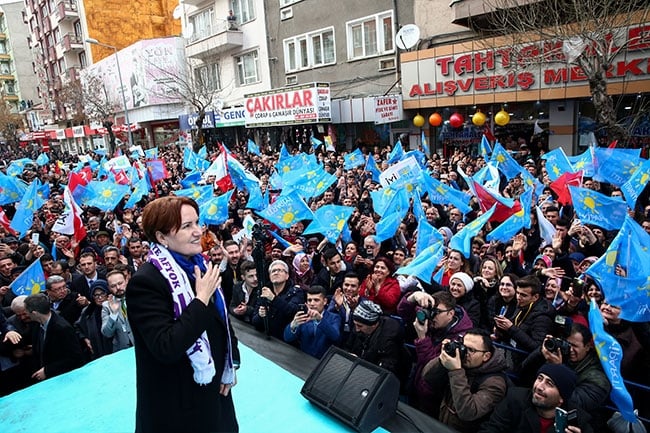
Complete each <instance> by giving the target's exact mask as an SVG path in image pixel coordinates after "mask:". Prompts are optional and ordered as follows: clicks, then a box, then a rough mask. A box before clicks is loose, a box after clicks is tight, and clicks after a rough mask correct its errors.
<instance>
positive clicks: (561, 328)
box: [544, 315, 573, 356]
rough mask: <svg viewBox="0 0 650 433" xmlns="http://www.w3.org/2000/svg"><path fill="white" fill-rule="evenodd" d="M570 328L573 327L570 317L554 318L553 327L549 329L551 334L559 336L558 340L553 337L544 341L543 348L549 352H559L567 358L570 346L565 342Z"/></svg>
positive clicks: (569, 333)
mask: <svg viewBox="0 0 650 433" xmlns="http://www.w3.org/2000/svg"><path fill="white" fill-rule="evenodd" d="M571 326H573V320H571V318H570V317H566V316H559V315H558V316H555V320H554V321H553V327H552V328H551V330H552V332H551V334H552V335H559V338H558V337H553V338H549V339H546V340H544V347H545V348H546V350H548V351H549V352H556V351H558V350H559V351H560V353H561V354H562V356H568V355H569V349H570V348H571V345H570V344H569V342H568V341H566V338H567V337H568V336H569V335H571Z"/></svg>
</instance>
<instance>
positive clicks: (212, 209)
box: [206, 203, 219, 216]
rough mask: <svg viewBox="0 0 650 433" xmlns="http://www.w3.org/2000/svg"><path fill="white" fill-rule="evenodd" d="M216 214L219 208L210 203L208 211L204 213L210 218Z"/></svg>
mask: <svg viewBox="0 0 650 433" xmlns="http://www.w3.org/2000/svg"><path fill="white" fill-rule="evenodd" d="M218 212H219V208H218V207H217V205H216V204H214V203H210V206H208V209H207V210H206V213H207V214H208V215H210V216H214V215H216V214H217V213H218Z"/></svg>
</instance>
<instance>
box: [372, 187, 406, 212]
mask: <svg viewBox="0 0 650 433" xmlns="http://www.w3.org/2000/svg"><path fill="white" fill-rule="evenodd" d="M370 198H371V199H372V207H373V208H374V211H375V213H377V214H379V215H381V216H384V215H385V214H386V213H387V212H399V213H406V211H408V208H409V196H408V192H407V191H406V188H400V189H397V190H395V189H393V188H391V187H390V186H386V187H384V188H381V189H379V190H376V191H371V192H370Z"/></svg>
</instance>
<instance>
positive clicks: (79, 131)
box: [72, 125, 86, 138]
mask: <svg viewBox="0 0 650 433" xmlns="http://www.w3.org/2000/svg"><path fill="white" fill-rule="evenodd" d="M85 135H86V134H85V131H84V127H83V125H81V126H73V127H72V137H73V138H81V137H85Z"/></svg>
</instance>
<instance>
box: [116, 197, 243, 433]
mask: <svg viewBox="0 0 650 433" xmlns="http://www.w3.org/2000/svg"><path fill="white" fill-rule="evenodd" d="M198 213H199V208H198V205H197V204H196V202H194V201H193V200H192V199H189V198H186V197H174V196H171V197H163V198H160V199H157V200H154V201H153V202H151V203H149V204H148V205H147V206H146V207H145V209H144V213H143V218H142V225H143V227H144V231H145V234H146V236H147V238H148V240H149V241H150V242H151V249H150V255H149V259H148V261H147V263H145V264H143V265H142V266H140V267H139V268H138V271H137V272H136V274H135V275H134V276H133V277H132V278H131V280H130V281H129V285H128V287H127V290H126V303H127V317H128V320H129V323H130V324H131V329H132V330H133V334H134V341H135V359H136V371H137V408H136V430H135V431H136V432H137V433H148V432H152V433H153V432H156V433H158V432H189V431H191V432H236V431H238V425H237V419H236V416H235V409H234V405H233V401H232V395H231V393H230V389H231V387H232V386H234V385H235V384H236V377H235V369H236V368H237V366H238V364H239V352H238V350H237V340H236V338H235V335H234V333H233V332H232V329H231V327H230V325H229V322H228V313H227V305H226V304H225V301H224V297H223V294H222V292H221V288H220V284H221V279H220V277H219V269H218V267H213V265H212V263H210V262H208V263H207V264H206V262H205V261H204V259H203V256H202V255H201V227H200V226H199V216H198Z"/></svg>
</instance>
